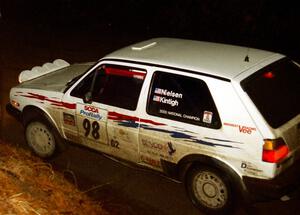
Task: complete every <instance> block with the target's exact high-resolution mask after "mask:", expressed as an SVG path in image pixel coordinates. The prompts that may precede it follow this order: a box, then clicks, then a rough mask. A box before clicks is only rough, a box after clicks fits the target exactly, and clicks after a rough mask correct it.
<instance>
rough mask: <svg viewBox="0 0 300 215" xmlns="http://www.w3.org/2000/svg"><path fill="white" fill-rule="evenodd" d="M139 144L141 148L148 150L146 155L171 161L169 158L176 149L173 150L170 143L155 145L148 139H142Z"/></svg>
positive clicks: (155, 143)
mask: <svg viewBox="0 0 300 215" xmlns="http://www.w3.org/2000/svg"><path fill="white" fill-rule="evenodd" d="M141 142H142V145H143V147H145V148H146V149H148V150H147V153H148V154H152V155H155V156H160V157H163V158H168V159H171V157H169V156H172V155H173V154H174V153H175V152H176V149H175V148H174V145H173V144H172V143H171V142H168V143H157V142H152V141H151V140H149V139H142V140H141ZM168 155H169V156H168Z"/></svg>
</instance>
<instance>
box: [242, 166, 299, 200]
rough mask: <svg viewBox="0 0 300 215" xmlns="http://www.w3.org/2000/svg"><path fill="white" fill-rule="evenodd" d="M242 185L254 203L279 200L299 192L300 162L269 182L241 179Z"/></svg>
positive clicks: (248, 178)
mask: <svg viewBox="0 0 300 215" xmlns="http://www.w3.org/2000/svg"><path fill="white" fill-rule="evenodd" d="M243 181H244V184H245V186H246V188H247V190H248V193H249V194H250V197H251V199H252V200H254V201H266V200H275V199H280V198H281V197H283V196H285V195H289V194H291V193H294V192H295V191H297V190H300V160H298V161H297V162H295V163H294V164H293V166H291V167H290V168H288V169H287V170H285V171H283V172H282V173H281V174H280V175H279V176H277V177H276V178H274V179H271V180H264V179H256V178H251V177H243Z"/></svg>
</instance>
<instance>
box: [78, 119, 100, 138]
mask: <svg viewBox="0 0 300 215" xmlns="http://www.w3.org/2000/svg"><path fill="white" fill-rule="evenodd" d="M82 126H83V128H84V130H85V134H84V136H86V137H88V136H89V135H90V133H91V134H92V136H93V137H94V138H95V139H96V140H97V139H99V138H100V134H99V130H100V125H99V123H98V122H97V121H94V122H92V123H91V122H90V120H88V119H84V120H83V123H82Z"/></svg>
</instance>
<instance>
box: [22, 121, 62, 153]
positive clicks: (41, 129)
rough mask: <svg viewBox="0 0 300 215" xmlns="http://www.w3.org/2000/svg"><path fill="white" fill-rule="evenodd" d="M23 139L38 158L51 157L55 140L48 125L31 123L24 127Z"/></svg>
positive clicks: (54, 147) (54, 148) (40, 122)
mask: <svg viewBox="0 0 300 215" xmlns="http://www.w3.org/2000/svg"><path fill="white" fill-rule="evenodd" d="M25 137H26V141H27V143H28V145H29V146H30V148H31V149H32V150H33V151H34V152H35V153H36V154H37V155H38V156H40V157H42V158H48V157H51V156H52V155H53V154H54V152H55V150H56V147H57V138H56V134H55V133H54V131H53V129H52V128H51V127H50V126H49V125H48V123H45V122H43V121H42V120H39V121H31V122H29V123H28V124H27V125H26V128H25Z"/></svg>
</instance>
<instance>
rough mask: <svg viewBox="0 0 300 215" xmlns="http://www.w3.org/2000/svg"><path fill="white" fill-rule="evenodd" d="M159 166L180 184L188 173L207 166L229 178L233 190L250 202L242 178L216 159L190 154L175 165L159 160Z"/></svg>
mask: <svg viewBox="0 0 300 215" xmlns="http://www.w3.org/2000/svg"><path fill="white" fill-rule="evenodd" d="M161 164H162V167H163V171H164V172H165V173H166V174H167V175H168V176H170V177H171V178H174V179H176V180H179V181H181V182H185V180H186V175H187V173H188V171H190V170H191V169H192V168H194V167H195V166H197V165H198V166H200V165H207V166H210V167H212V168H216V169H218V170H219V171H221V172H223V173H224V174H226V175H228V176H229V178H230V180H231V181H232V184H233V185H234V189H235V190H236V191H237V192H238V193H239V194H241V195H242V196H243V198H244V200H246V202H250V201H251V200H250V195H249V192H248V189H247V188H246V186H245V184H244V182H243V180H242V177H241V176H240V175H239V174H238V173H237V172H236V171H234V170H233V169H232V168H231V167H230V166H228V165H227V164H226V163H224V162H223V161H221V160H219V159H217V158H214V157H210V156H207V155H202V154H190V155H187V156H185V157H183V158H182V159H181V160H180V161H179V162H178V163H177V164H174V163H170V162H168V161H165V160H161Z"/></svg>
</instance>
